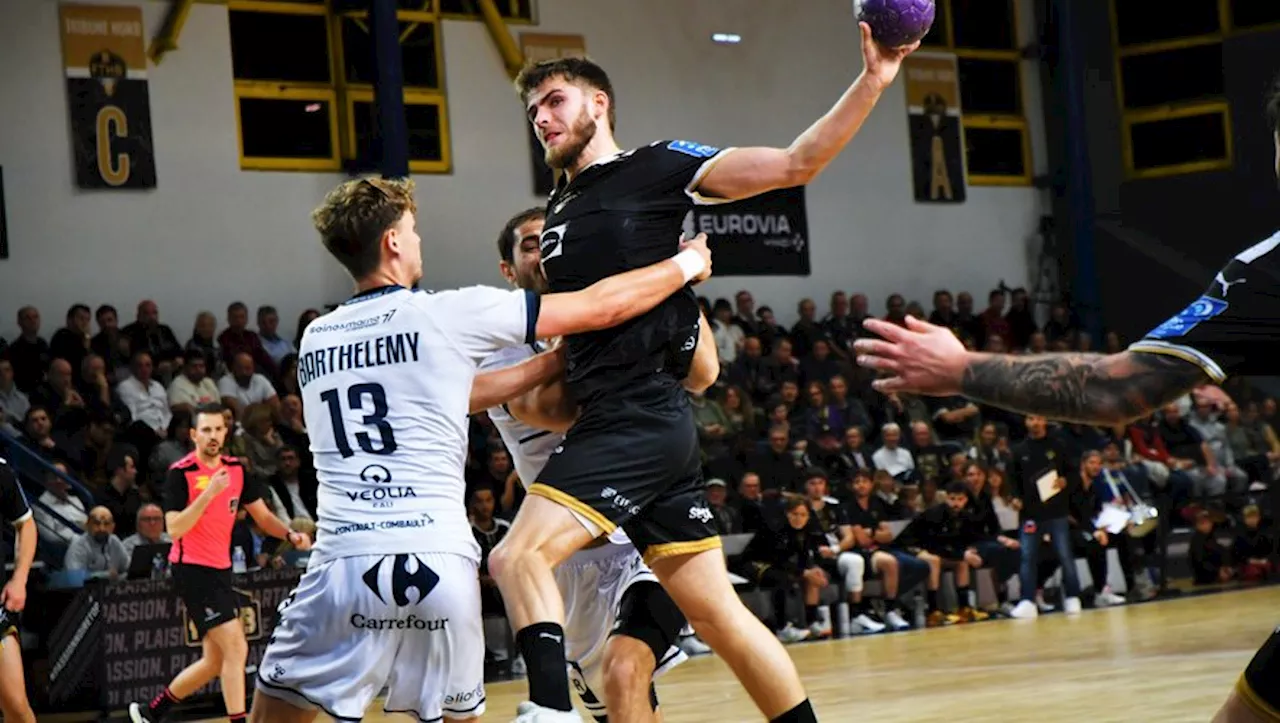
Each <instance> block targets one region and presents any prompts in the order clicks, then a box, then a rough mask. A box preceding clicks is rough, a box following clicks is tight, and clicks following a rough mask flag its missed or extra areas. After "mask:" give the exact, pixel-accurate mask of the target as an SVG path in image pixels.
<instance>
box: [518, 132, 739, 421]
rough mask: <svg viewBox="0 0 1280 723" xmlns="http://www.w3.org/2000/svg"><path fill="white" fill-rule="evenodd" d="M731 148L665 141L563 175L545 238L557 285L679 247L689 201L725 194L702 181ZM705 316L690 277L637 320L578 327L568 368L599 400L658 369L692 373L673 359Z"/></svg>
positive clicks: (635, 264)
mask: <svg viewBox="0 0 1280 723" xmlns="http://www.w3.org/2000/svg"><path fill="white" fill-rule="evenodd" d="M728 150H731V149H726V150H724V151H721V150H720V149H718V148H712V147H710V146H705V145H701V144H698V143H693V142H690V141H659V142H656V143H653V144H652V145H649V146H645V147H642V148H637V149H635V150H631V151H626V152H623V153H619V154H617V155H614V156H608V157H605V158H601V159H599V160H597V161H596V162H595V163H593V164H591V165H590V166H588V167H587V168H585V169H583V170H582V172H581V173H579V174H578V175H577V176H575V177H574V178H573V180H572V181H569V182H567V183H566V182H562V183H561V184H560V185H559V186H558V187H557V188H556V189H555V191H554V192H553V193H552V194H551V198H550V199H549V201H548V206H547V221H546V226H545V227H544V229H543V231H542V240H541V249H542V265H543V268H544V269H545V271H546V274H547V281H548V283H549V284H550V287H551V290H552V291H553V292H565V291H578V290H580V289H585V288H587V287H588V286H590V285H591V284H593V283H595V282H597V281H600V280H601V279H604V278H606V277H609V276H613V275H615V274H619V273H622V272H625V271H630V270H632V269H638V268H642V267H644V266H648V265H649V264H654V263H658V262H659V261H662V260H663V259H668V258H671V257H672V256H674V255H675V254H676V252H677V250H678V248H679V243H680V237H681V233H682V231H684V230H685V229H684V221H685V218H686V216H687V213H688V211H689V209H690V208H691V207H692V206H693V205H694V204H698V203H702V204H709V203H716V202H717V201H716V200H715V199H709V198H706V197H704V196H702V195H700V194H699V193H697V192H696V191H695V190H694V189H695V188H696V187H697V185H698V183H699V182H700V181H701V180H702V178H703V177H704V176H705V175H706V173H707V172H708V171H709V170H710V169H711V166H712V165H714V164H715V163H716V162H717V161H719V160H720V158H722V157H723V156H724V154H725V153H727V152H728ZM697 320H698V305H697V299H696V297H695V296H694V294H693V291H692V290H691V289H689V288H687V287H686V288H685V289H684V290H682V291H680V292H677V293H676V294H673V295H672V296H671V297H669V298H668V299H667V300H666V301H664V302H663V303H661V304H659V305H658V306H657V307H655V308H654V309H652V310H650V311H649V312H647V313H645V314H641V315H640V316H638V317H636V318H634V319H632V320H630V321H626V322H623V323H622V324H619V325H617V326H615V327H613V328H610V329H602V330H600V331H594V332H589V333H584V334H574V335H571V336H569V337H568V338H567V343H568V352H569V354H568V370H567V373H566V377H565V378H566V381H567V382H568V384H569V386H570V388H571V389H572V390H573V392H574V396H575V397H577V399H578V400H579V401H580V402H581V403H582V404H583V405H590V404H591V403H592V402H593V401H594V400H595V399H596V398H597V397H599V396H601V395H604V394H607V393H608V392H610V391H612V390H616V389H620V388H624V387H628V386H632V385H633V383H634V382H635V381H636V380H640V379H643V378H645V377H648V376H651V375H653V374H655V373H658V372H662V371H668V372H670V373H672V374H673V375H674V376H676V378H681V377H683V376H684V373H683V370H679V369H673V367H675V366H676V365H677V363H678V362H676V361H675V360H676V358H678V356H679V354H680V352H681V347H682V346H683V345H684V344H685V343H687V341H688V340H689V338H690V336H689V330H690V328H695V329H696V324H697ZM696 338H697V337H696V334H695V336H694V337H693V339H694V340H695V343H696ZM689 348H690V349H692V346H690V347H689ZM669 389H670V388H669Z"/></svg>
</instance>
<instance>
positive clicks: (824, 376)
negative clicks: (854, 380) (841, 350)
mask: <svg viewBox="0 0 1280 723" xmlns="http://www.w3.org/2000/svg"><path fill="white" fill-rule="evenodd" d="M844 371H845V366H844V364H842V363H840V360H839V359H837V358H836V357H835V356H833V355H832V353H831V342H829V341H827V340H826V339H815V340H814V342H813V349H812V350H811V351H810V353H809V356H807V357H801V360H800V381H801V382H803V383H804V384H806V385H808V384H813V383H814V382H817V383H819V384H821V385H822V386H823V387H826V386H827V384H828V383H829V382H830V381H831V378H832V377H835V376H839V375H840V374H843V373H844Z"/></svg>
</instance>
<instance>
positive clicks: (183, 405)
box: [168, 354, 220, 412]
mask: <svg viewBox="0 0 1280 723" xmlns="http://www.w3.org/2000/svg"><path fill="white" fill-rule="evenodd" d="M219 399H220V396H219V393H218V385H217V384H214V382H213V380H212V379H210V378H209V377H208V375H207V367H205V358H204V356H203V355H202V354H191V355H189V356H188V357H187V358H186V359H184V360H183V362H182V373H181V374H179V375H177V376H175V377H174V378H173V381H172V382H170V383H169V391H168V400H169V408H170V409H171V410H173V411H175V412H177V411H179V410H185V411H187V412H192V411H194V410H195V409H196V408H197V407H199V406H201V405H204V404H212V403H213V402H217V401H218V400H219Z"/></svg>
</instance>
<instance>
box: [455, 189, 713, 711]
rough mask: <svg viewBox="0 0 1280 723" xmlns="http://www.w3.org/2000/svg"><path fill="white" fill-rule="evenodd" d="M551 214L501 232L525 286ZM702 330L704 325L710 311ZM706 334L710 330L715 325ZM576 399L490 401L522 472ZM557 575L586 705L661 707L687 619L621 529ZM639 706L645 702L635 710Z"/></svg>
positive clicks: (533, 282) (510, 263)
mask: <svg viewBox="0 0 1280 723" xmlns="http://www.w3.org/2000/svg"><path fill="white" fill-rule="evenodd" d="M545 220H546V215H545V212H544V211H543V210H542V209H539V208H532V209H529V210H526V211H523V212H521V213H519V214H517V215H515V216H514V217H512V218H511V220H509V221H508V222H507V224H506V226H505V227H504V228H503V230H502V232H501V233H500V234H499V236H498V254H499V257H500V265H499V268H500V270H501V272H502V274H503V276H505V277H506V278H507V280H508V281H509V282H511V283H512V284H514V285H515V286H517V287H519V288H523V289H530V290H533V291H538V292H541V291H544V290H545V279H544V278H543V277H542V271H541V269H542V266H541V261H542V254H541V250H540V247H539V243H538V240H539V238H540V237H541V235H542V230H543V226H544V224H545ZM699 329H700V330H701V329H707V327H706V324H705V320H704V322H703V324H701V325H700V327H699ZM707 334H708V339H709V329H707ZM703 342H706V343H703ZM695 349H696V352H695V354H694V357H693V358H691V361H690V364H691V366H692V369H691V377H692V378H691V379H687V380H686V385H688V386H696V388H698V389H705V388H706V387H709V386H710V385H711V384H712V383H713V382H714V381H715V378H716V374H717V373H718V372H719V360H718V359H717V357H716V349H715V344H714V343H712V341H708V340H707V339H699V341H698V343H697V344H696V346H695ZM540 351H542V345H541V344H540V343H534V344H527V345H523V346H516V347H508V348H505V349H502V350H499V351H498V352H496V353H494V354H493V355H491V356H490V357H489V358H488V359H486V360H485V361H484V362H482V363H481V365H480V368H481V370H482V371H484V372H486V373H487V372H488V371H489V370H494V369H502V368H506V367H509V366H512V365H514V364H519V363H520V362H522V361H524V360H526V359H529V358H531V357H533V356H534V355H536V354H538V353H539V352H540ZM542 398H545V399H550V400H552V401H551V403H549V404H548V403H546V402H545V401H542ZM571 407H572V403H571V402H570V401H569V400H568V399H567V397H565V396H564V395H563V393H562V392H561V391H559V390H558V391H556V392H554V393H552V392H548V391H547V390H546V389H543V388H539V389H535V390H533V391H531V392H530V393H529V394H528V395H526V397H524V398H519V399H513V400H511V401H510V403H509V404H502V405H500V406H495V407H491V408H490V409H489V410H488V413H489V418H490V419H491V420H493V423H494V426H496V427H497V429H498V433H499V434H500V435H501V436H502V441H503V442H504V444H505V445H506V447H507V450H508V451H509V452H510V453H511V456H512V460H513V461H514V463H515V467H516V473H517V475H518V476H519V477H520V479H521V480H536V479H538V478H539V475H540V473H541V471H542V468H543V467H544V466H545V465H546V463H547V460H548V459H550V457H551V454H552V452H553V451H554V450H555V449H556V447H557V446H558V445H559V444H560V443H561V442H562V441H563V440H564V434H563V430H564V429H566V428H567V427H568V426H569V425H570V424H572V422H573V418H574V416H576V409H573V408H571ZM517 415H519V416H520V417H523V418H524V419H527V420H530V421H533V422H535V423H536V424H540V425H543V426H534V424H530V423H527V422H526V421H522V419H521V418H518V417H517ZM554 575H555V578H556V583H557V586H558V587H559V589H560V594H561V595H562V596H563V598H564V601H565V628H564V634H565V657H566V660H567V661H568V664H569V666H568V667H569V677H570V680H571V682H572V684H573V687H574V689H575V690H576V691H577V693H578V697H579V699H581V701H582V703H583V706H584V707H585V708H586V709H587V711H588V712H590V713H591V714H592V715H593V716H594V717H595V718H596V719H597V720H599V721H604V720H606V719H607V718H606V716H607V711H613V712H614V714H615V717H619V718H622V717H624V716H625V717H627V718H628V719H631V718H632V717H635V718H643V717H644V715H645V714H646V713H648V714H656V712H657V709H658V698H657V693H656V691H655V690H654V688H653V685H652V682H651V681H652V680H653V679H654V678H656V677H658V676H659V675H661V674H662V673H664V672H666V671H667V670H670V669H671V668H673V667H675V666H676V665H678V664H680V663H681V662H683V661H684V660H686V659H687V658H688V656H687V655H686V654H685V653H684V651H682V650H681V649H680V647H679V646H678V645H677V644H676V641H677V640H678V638H679V636H680V633H681V631H682V630H683V629H684V628H685V627H686V625H687V623H686V621H685V618H684V615H683V614H681V613H680V611H679V608H677V607H676V605H675V603H674V602H673V601H672V600H671V597H670V596H669V595H668V594H667V593H666V591H665V590H663V589H662V586H661V584H660V583H659V582H658V579H657V577H656V576H655V575H654V574H653V571H652V570H650V569H649V567H648V566H647V565H645V564H644V560H643V559H642V558H641V556H640V553H639V551H638V550H636V548H635V547H634V546H633V545H632V544H631V540H630V539H628V538H627V536H626V533H625V532H623V531H622V530H621V529H619V530H615V531H614V533H613V534H611V535H609V536H606V537H601V538H598V539H597V540H596V542H595V543H592V545H591V546H589V547H587V548H586V549H583V550H581V551H579V552H577V553H575V554H574V555H573V556H571V557H570V558H569V559H568V560H566V561H565V562H564V563H562V564H561V565H559V566H558V567H557V568H556V569H555V571H554ZM606 671H608V672H607V674H606ZM637 706H642V708H641V709H640V710H635V708H636V707H637ZM619 707H622V710H621V711H620V710H619Z"/></svg>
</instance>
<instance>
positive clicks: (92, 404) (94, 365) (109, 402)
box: [75, 354, 133, 426]
mask: <svg viewBox="0 0 1280 723" xmlns="http://www.w3.org/2000/svg"><path fill="white" fill-rule="evenodd" d="M126 369H127V367H126ZM125 378H126V379H127V378H128V377H127V376H126V377H125ZM117 384H118V382H114V377H112V376H109V374H108V371H107V362H106V361H105V360H104V359H103V358H102V357H100V356H98V355H97V354H90V355H88V356H86V357H85V358H84V361H82V362H80V376H79V377H77V378H76V381H75V387H76V391H78V392H79V393H80V399H81V400H83V401H84V406H85V409H87V410H91V411H93V412H99V413H101V412H106V413H108V414H110V415H111V416H112V417H114V418H115V420H116V424H117V425H118V426H128V424H129V423H130V422H131V421H132V420H133V415H132V414H131V413H130V412H129V407H128V406H127V405H126V404H125V403H124V401H123V400H122V399H120V395H119V394H117V393H116V386H117Z"/></svg>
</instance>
